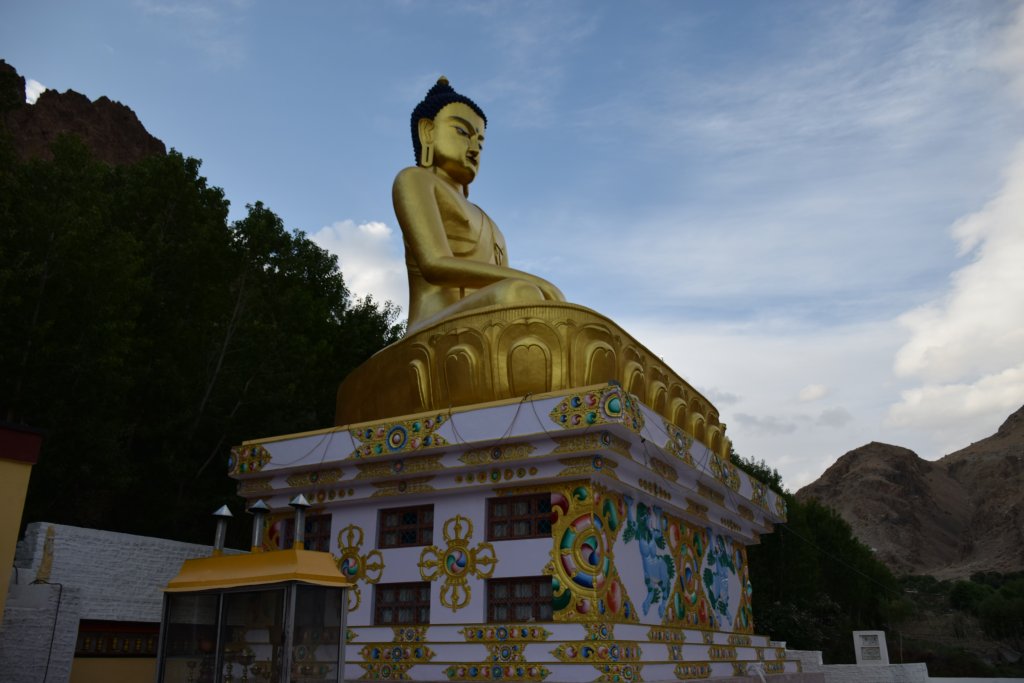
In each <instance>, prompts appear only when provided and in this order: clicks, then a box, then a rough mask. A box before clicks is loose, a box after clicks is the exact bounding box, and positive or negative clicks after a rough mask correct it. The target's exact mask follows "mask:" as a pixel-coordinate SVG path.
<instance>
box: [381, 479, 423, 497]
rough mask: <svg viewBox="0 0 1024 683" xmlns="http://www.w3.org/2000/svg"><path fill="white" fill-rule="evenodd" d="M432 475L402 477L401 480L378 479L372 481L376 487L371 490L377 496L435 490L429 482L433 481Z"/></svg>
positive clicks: (402, 494)
mask: <svg viewBox="0 0 1024 683" xmlns="http://www.w3.org/2000/svg"><path fill="white" fill-rule="evenodd" d="M433 480H434V477H433V476H430V477H418V478H416V479H403V480H402V481H395V482H392V481H379V482H373V485H374V487H376V488H377V490H376V491H374V492H373V497H374V498H376V497H378V496H404V495H405V494H407V493H422V492H424V491H433V490H435V489H434V487H433V486H431V485H430V484H429V483H427V482H430V481H433Z"/></svg>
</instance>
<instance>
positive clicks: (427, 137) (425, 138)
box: [416, 118, 434, 145]
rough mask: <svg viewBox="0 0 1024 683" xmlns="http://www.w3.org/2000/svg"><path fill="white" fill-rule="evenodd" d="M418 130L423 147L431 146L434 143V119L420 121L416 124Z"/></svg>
mask: <svg viewBox="0 0 1024 683" xmlns="http://www.w3.org/2000/svg"><path fill="white" fill-rule="evenodd" d="M416 130H417V132H418V133H419V136H420V144H421V145H429V144H431V143H432V142H434V119H428V118H422V119H420V120H419V123H417V124H416Z"/></svg>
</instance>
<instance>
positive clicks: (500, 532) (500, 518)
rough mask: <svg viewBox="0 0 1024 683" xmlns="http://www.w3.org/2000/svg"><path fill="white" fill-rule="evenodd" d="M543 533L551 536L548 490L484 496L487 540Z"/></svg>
mask: <svg viewBox="0 0 1024 683" xmlns="http://www.w3.org/2000/svg"><path fill="white" fill-rule="evenodd" d="M545 536H551V494H550V493H536V494H533V495H528V496H509V497H507V498H490V499H488V501H487V540H488V541H506V540H510V539H514V538H538V537H545Z"/></svg>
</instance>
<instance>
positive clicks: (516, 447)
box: [459, 442, 536, 465]
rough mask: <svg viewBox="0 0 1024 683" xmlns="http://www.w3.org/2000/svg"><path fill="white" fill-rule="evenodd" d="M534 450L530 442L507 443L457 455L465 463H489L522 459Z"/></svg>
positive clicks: (534, 447)
mask: <svg viewBox="0 0 1024 683" xmlns="http://www.w3.org/2000/svg"><path fill="white" fill-rule="evenodd" d="M535 450H536V446H534V445H533V444H531V443H526V442H523V443H509V444H502V445H500V446H492V447H490V448H476V449H473V450H471V451H466V452H465V453H463V454H462V455H460V456H459V461H460V462H463V463H465V464H467V465H489V464H490V463H493V462H504V461H507V460H523V459H525V458H529V457H530V453H532V452H533V451H535Z"/></svg>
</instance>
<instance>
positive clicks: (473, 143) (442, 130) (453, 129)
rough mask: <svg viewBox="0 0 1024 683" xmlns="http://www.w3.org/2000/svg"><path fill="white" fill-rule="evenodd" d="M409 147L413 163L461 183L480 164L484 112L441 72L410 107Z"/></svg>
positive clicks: (466, 181) (470, 178) (473, 174)
mask: <svg viewBox="0 0 1024 683" xmlns="http://www.w3.org/2000/svg"><path fill="white" fill-rule="evenodd" d="M411 124H412V147H413V151H414V152H415V154H416V163H417V165H419V166H423V167H427V168H430V167H434V168H436V169H438V170H441V171H444V172H445V173H446V174H447V175H448V176H450V177H451V178H452V179H453V180H454V181H456V182H457V183H459V184H461V185H462V186H463V187H466V186H468V185H469V183H471V182H473V179H474V178H475V177H476V173H477V170H478V169H479V167H480V152H481V150H482V149H483V143H484V129H485V128H486V126H487V116H486V115H484V112H483V110H482V109H480V107H478V106H477V104H476V103H475V102H474V101H473V100H471V99H469V98H468V97H466V96H465V95H460V94H459V93H457V92H455V89H454V88H452V87H451V86H450V85H448V79H447V78H445V77H444V76H442V77H441V78H439V79H437V83H435V84H434V86H433V87H432V88H430V90H428V91H427V95H426V97H424V98H423V101H422V102H420V103H419V104H418V105H416V108H415V109H413V110H412V117H411Z"/></svg>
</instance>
